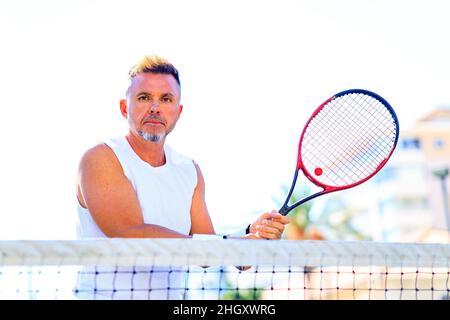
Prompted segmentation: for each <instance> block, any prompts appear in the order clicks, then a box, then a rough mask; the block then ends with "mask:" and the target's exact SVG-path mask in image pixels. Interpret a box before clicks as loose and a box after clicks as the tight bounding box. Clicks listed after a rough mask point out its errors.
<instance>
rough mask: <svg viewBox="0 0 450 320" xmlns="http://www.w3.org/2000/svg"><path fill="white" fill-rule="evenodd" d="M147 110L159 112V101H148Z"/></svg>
mask: <svg viewBox="0 0 450 320" xmlns="http://www.w3.org/2000/svg"><path fill="white" fill-rule="evenodd" d="M149 112H150V113H159V102H158V101H152V102H151V103H150V107H149Z"/></svg>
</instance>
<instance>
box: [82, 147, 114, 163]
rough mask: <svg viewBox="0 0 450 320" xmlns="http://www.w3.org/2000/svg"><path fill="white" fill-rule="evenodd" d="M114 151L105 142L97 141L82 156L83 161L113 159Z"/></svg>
mask: <svg viewBox="0 0 450 320" xmlns="http://www.w3.org/2000/svg"><path fill="white" fill-rule="evenodd" d="M114 157H115V156H114V152H113V151H112V150H111V148H110V147H109V146H108V145H106V144H105V143H97V144H95V145H94V146H92V147H90V148H89V149H87V150H86V151H85V152H84V153H83V155H82V156H81V162H82V163H86V162H98V161H105V160H108V159H113V158H114Z"/></svg>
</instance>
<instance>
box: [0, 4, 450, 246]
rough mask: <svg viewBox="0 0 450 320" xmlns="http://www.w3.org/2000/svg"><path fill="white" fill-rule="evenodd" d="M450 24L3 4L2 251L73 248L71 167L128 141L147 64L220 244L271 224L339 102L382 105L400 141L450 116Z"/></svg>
mask: <svg viewBox="0 0 450 320" xmlns="http://www.w3.org/2000/svg"><path fill="white" fill-rule="evenodd" d="M449 12H450V2H449V1H446V0H442V1H439V0H427V1H425V0H424V1H412V0H404V1H396V0H383V1H380V0H378V1H375V0H374V1H361V0H359V1H357V0H355V1H352V0H341V1H332V0H329V1H325V0H324V1H320V0H314V1H313V0H311V1H294V0H292V1H288V0H273V1H242V0H237V1H230V0H228V1H206V0H205V1H182V0H180V1H132V0H127V1H107V0H104V1H92V0H89V1H88V0H84V1H75V0H74V1H58V0H54V1H50V0H41V1H32V0H30V1H23V0H22V1H21V0H1V2H0V45H1V50H0V57H1V58H0V71H1V72H0V98H1V102H2V107H3V108H2V110H3V114H2V117H1V120H0V121H1V123H0V130H1V131H0V133H1V134H0V136H1V139H2V143H1V146H2V156H1V158H0V159H1V160H0V170H1V172H0V188H1V200H2V201H1V211H0V217H1V219H0V238H3V239H56V238H59V239H70V238H73V237H74V236H75V214H76V211H75V204H76V198H75V176H76V168H77V165H78V160H79V158H80V156H81V154H82V152H83V151H84V150H85V149H86V148H88V147H89V146H91V145H93V144H94V143H96V142H97V141H99V140H101V139H103V138H106V137H111V136H117V135H122V134H125V133H126V129H127V127H126V121H125V120H124V119H123V118H122V117H121V115H120V113H119V104H118V101H119V99H120V98H121V97H122V96H123V93H124V91H125V89H126V87H125V85H126V80H127V72H128V69H129V68H130V67H131V66H132V65H133V64H134V63H135V62H136V61H137V59H140V58H141V57H142V56H143V55H145V54H159V55H162V56H165V57H166V58H168V59H169V60H171V61H172V62H173V63H174V64H175V65H176V66H177V68H178V69H179V71H180V73H181V81H182V102H183V104H184V106H185V108H184V110H183V114H182V117H181V119H180V121H179V123H178V127H177V128H176V129H175V131H174V132H173V133H172V134H171V136H169V139H168V143H169V144H170V145H171V146H172V147H174V148H175V149H177V150H178V151H180V152H183V153H186V154H188V155H190V156H191V157H192V158H194V159H195V160H196V161H197V162H198V163H199V164H200V166H201V168H202V171H203V173H204V176H205V179H206V186H207V189H206V192H207V202H208V206H209V209H210V212H211V216H212V219H213V222H214V224H215V226H216V230H217V231H219V232H224V231H228V230H229V229H230V227H232V226H234V225H236V226H243V225H245V224H246V223H248V222H249V221H250V220H252V219H253V218H254V217H255V214H256V213H257V212H260V211H262V210H270V209H273V208H276V206H275V204H274V203H273V200H272V197H276V196H278V197H281V198H282V197H284V195H283V194H282V193H281V191H280V186H281V185H282V184H286V185H289V184H290V182H291V178H292V174H293V171H294V166H295V161H296V151H297V150H296V148H297V141H298V138H299V135H300V132H301V129H302V128H303V125H304V124H305V122H306V120H307V117H308V116H309V115H310V114H311V113H312V111H313V110H314V109H315V108H316V107H317V106H318V105H319V104H320V103H322V102H323V101H324V100H325V99H326V98H329V97H330V96H332V95H333V94H334V93H337V92H339V91H342V90H345V89H349V88H365V89H369V90H372V91H375V92H377V93H379V94H380V95H382V96H383V97H384V98H386V99H387V100H388V101H389V102H390V103H391V105H392V106H393V107H394V108H395V109H396V111H397V113H398V116H399V119H400V124H401V128H404V127H407V126H409V125H410V124H411V123H413V121H414V120H415V119H416V118H417V117H418V116H420V115H423V114H424V113H425V112H427V110H430V109H432V108H434V107H436V106H440V105H443V104H449V103H450V58H449V57H450V41H449V36H450V20H449V19H448V14H449ZM360 188H361V192H364V187H363V186H361V187H360ZM276 209H278V208H276Z"/></svg>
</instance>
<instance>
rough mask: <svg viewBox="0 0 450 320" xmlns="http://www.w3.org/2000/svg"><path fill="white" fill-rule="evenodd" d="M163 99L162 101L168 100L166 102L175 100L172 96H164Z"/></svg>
mask: <svg viewBox="0 0 450 320" xmlns="http://www.w3.org/2000/svg"><path fill="white" fill-rule="evenodd" d="M161 100H162V102H166V103H168V102H172V101H173V99H172V98H171V97H163V98H162V99H161Z"/></svg>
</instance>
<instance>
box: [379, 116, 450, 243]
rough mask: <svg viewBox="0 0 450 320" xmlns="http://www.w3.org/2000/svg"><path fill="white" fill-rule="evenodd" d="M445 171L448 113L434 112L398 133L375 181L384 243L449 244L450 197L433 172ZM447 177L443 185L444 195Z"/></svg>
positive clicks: (448, 164)
mask: <svg viewBox="0 0 450 320" xmlns="http://www.w3.org/2000/svg"><path fill="white" fill-rule="evenodd" d="M448 168H450V108H439V109H436V110H434V111H432V112H430V113H428V114H426V115H425V116H424V117H422V118H420V119H419V120H418V121H417V122H416V123H415V125H414V126H412V127H411V128H406V129H403V128H401V134H400V139H399V143H398V146H397V150H396V152H395V153H394V155H393V157H392V159H391V161H390V162H389V163H388V165H387V166H386V168H384V169H383V170H382V171H381V172H380V174H379V175H378V176H377V177H376V182H377V183H376V185H377V194H378V215H379V219H380V220H379V222H380V229H381V234H380V235H379V237H378V238H381V239H380V240H384V241H431V242H448V241H449V240H450V238H449V233H448V229H449V228H450V226H449V225H448V223H449V222H450V221H447V220H448V219H449V218H450V217H447V215H448V208H446V206H445V201H444V198H443V197H444V196H445V197H446V198H447V203H448V202H449V194H448V193H447V194H445V195H444V194H443V193H444V192H443V188H442V184H441V180H440V179H439V178H438V176H436V174H435V173H436V171H439V170H441V171H442V170H443V169H448ZM449 180H450V179H449V178H448V177H447V179H446V180H445V183H446V186H447V190H448V189H449V188H448V186H449V185H450V182H449Z"/></svg>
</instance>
